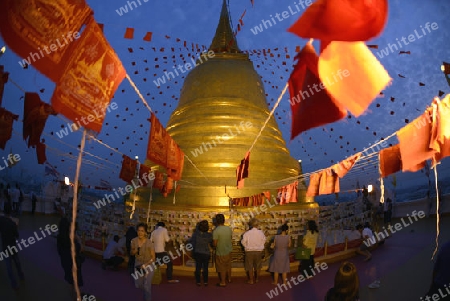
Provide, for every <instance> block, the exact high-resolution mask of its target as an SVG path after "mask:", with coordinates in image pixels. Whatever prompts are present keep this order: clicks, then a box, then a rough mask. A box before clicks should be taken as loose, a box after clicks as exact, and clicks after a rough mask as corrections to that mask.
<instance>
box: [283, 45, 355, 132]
mask: <svg viewBox="0 0 450 301" xmlns="http://www.w3.org/2000/svg"><path fill="white" fill-rule="evenodd" d="M296 58H297V60H298V61H297V64H296V65H295V67H294V70H293V71H292V74H291V76H290V78H289V94H290V96H291V98H290V104H291V111H292V125H291V140H292V139H294V138H295V137H296V136H298V135H299V134H300V133H302V132H304V131H306V130H309V129H311V128H314V127H319V126H321V125H324V124H327V123H332V122H335V121H338V120H340V119H342V118H344V117H345V116H346V115H347V111H346V110H345V109H344V108H342V107H340V106H339V104H338V105H337V104H336V102H335V101H334V100H333V98H332V97H330V95H328V93H327V92H326V90H325V89H326V88H328V87H325V85H324V83H321V82H320V80H319V78H318V70H317V64H318V57H317V55H316V52H315V50H314V47H313V46H312V45H310V44H306V45H305V47H304V48H303V49H302V51H301V52H300V53H299V54H298V55H297V57H296Z"/></svg>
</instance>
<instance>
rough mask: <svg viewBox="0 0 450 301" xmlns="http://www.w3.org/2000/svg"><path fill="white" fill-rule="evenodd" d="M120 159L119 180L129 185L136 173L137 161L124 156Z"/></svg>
mask: <svg viewBox="0 0 450 301" xmlns="http://www.w3.org/2000/svg"><path fill="white" fill-rule="evenodd" d="M122 157H123V161H122V169H121V170H120V175H119V178H121V179H122V180H124V181H125V182H127V183H131V181H132V180H133V179H134V176H135V173H136V167H137V161H136V160H133V159H131V158H130V157H128V156H125V155H123V156H122Z"/></svg>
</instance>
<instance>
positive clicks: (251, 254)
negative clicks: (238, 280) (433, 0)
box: [241, 218, 266, 284]
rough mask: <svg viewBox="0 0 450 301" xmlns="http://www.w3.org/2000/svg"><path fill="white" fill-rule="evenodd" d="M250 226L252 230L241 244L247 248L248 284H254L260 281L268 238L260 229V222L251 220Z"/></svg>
mask: <svg viewBox="0 0 450 301" xmlns="http://www.w3.org/2000/svg"><path fill="white" fill-rule="evenodd" d="M249 226H250V229H249V230H248V231H247V232H245V233H244V235H243V237H242V240H241V243H242V245H243V246H244V248H245V271H246V272H247V278H248V279H247V283H248V284H254V283H257V282H258V281H259V274H260V272H261V265H262V256H263V251H264V244H265V243H266V236H265V235H264V233H263V232H262V231H261V230H259V229H258V228H259V221H258V220H257V219H256V218H252V219H251V220H250V222H249Z"/></svg>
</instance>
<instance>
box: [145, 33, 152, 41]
mask: <svg viewBox="0 0 450 301" xmlns="http://www.w3.org/2000/svg"><path fill="white" fill-rule="evenodd" d="M152 35H153V33H152V32H150V31H148V32H147V33H146V34H145V36H144V39H143V40H144V41H147V42H150V41H151V40H152Z"/></svg>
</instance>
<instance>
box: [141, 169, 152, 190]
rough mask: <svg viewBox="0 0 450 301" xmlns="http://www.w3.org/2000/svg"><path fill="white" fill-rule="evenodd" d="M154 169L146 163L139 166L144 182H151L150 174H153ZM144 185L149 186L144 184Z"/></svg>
mask: <svg viewBox="0 0 450 301" xmlns="http://www.w3.org/2000/svg"><path fill="white" fill-rule="evenodd" d="M151 171H152V169H151V168H150V167H148V166H146V165H144V164H141V165H140V166H139V179H140V180H141V181H142V182H143V183H148V182H149V175H150V174H151ZM144 186H147V185H145V184H144Z"/></svg>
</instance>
